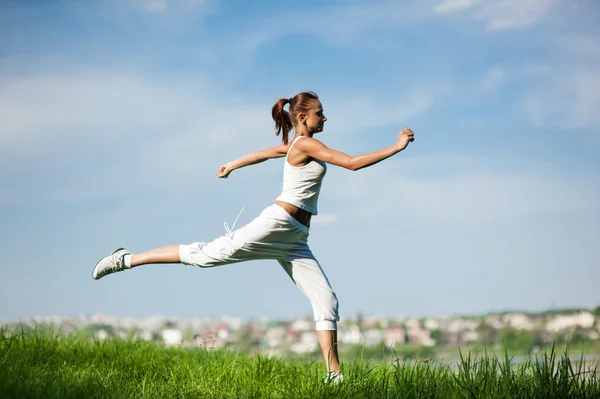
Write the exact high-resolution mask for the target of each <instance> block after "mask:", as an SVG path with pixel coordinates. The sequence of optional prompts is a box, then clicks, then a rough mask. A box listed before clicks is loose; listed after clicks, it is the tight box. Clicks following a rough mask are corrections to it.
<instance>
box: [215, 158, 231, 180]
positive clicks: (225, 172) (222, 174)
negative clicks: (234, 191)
mask: <svg viewBox="0 0 600 399" xmlns="http://www.w3.org/2000/svg"><path fill="white" fill-rule="evenodd" d="M232 171H233V169H231V166H230V164H229V162H227V163H226V164H225V165H223V166H221V167H220V168H219V171H218V172H217V177H218V178H220V179H227V176H229V174H230V173H231V172H232Z"/></svg>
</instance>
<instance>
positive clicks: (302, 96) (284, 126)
mask: <svg viewBox="0 0 600 399" xmlns="http://www.w3.org/2000/svg"><path fill="white" fill-rule="evenodd" d="M315 100H317V101H318V100H319V97H318V96H317V95H316V94H315V93H313V92H312V91H305V92H302V93H298V94H296V95H295V96H294V97H292V98H280V99H279V100H277V102H276V103H275V105H274V106H273V109H272V110H271V115H272V116H273V120H274V121H275V135H276V136H279V134H281V140H282V141H283V144H287V143H288V136H289V133H290V130H292V128H293V127H294V125H295V124H296V115H298V113H300V112H305V113H306V112H308V111H309V110H310V107H311V106H313V105H314V104H313V102H314V101H315ZM288 103H289V104H290V112H288V111H286V110H284V109H283V107H285V105H286V104H288Z"/></svg>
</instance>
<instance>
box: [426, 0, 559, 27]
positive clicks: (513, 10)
mask: <svg viewBox="0 0 600 399" xmlns="http://www.w3.org/2000/svg"><path fill="white" fill-rule="evenodd" d="M553 3H554V0H497V1H479V0H443V1H441V2H440V3H438V4H437V5H436V6H435V7H434V12H435V13H437V14H441V15H449V14H461V15H462V14H466V17H468V18H470V19H474V20H476V21H482V22H483V23H485V25H486V27H487V29H488V30H491V31H501V30H508V29H515V28H523V27H528V26H531V25H533V24H535V23H536V22H537V21H538V20H539V19H540V18H541V17H542V16H544V14H545V13H546V12H547V11H548V10H549V9H550V7H551V6H552V5H553Z"/></svg>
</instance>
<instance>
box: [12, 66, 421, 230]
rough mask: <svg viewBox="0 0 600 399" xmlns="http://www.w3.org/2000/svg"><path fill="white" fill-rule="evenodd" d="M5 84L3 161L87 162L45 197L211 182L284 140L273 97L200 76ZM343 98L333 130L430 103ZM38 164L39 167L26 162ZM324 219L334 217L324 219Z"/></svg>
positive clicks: (69, 74) (56, 77) (61, 76)
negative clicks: (233, 163) (25, 157)
mask: <svg viewBox="0 0 600 399" xmlns="http://www.w3.org/2000/svg"><path fill="white" fill-rule="evenodd" d="M0 86H2V88H3V89H2V91H0V120H2V121H3V128H2V129H1V130H0V151H1V153H2V154H3V158H4V159H3V164H4V165H5V167H7V168H13V167H15V166H16V165H19V168H27V167H26V166H24V165H25V164H23V163H22V160H21V158H20V157H18V156H17V155H16V154H21V153H28V154H30V156H32V157H37V156H38V155H40V154H46V155H47V154H52V156H53V157H55V158H57V159H64V160H65V162H69V160H70V159H76V158H77V157H75V158H74V157H73V151H76V153H77V154H81V155H80V157H83V156H85V157H88V159H89V161H88V162H86V164H85V171H84V170H70V171H69V172H68V176H63V177H62V178H60V179H59V180H60V181H52V182H47V183H44V182H40V184H42V185H43V186H47V187H46V190H45V198H46V199H47V200H55V201H60V202H65V201H67V202H68V201H78V200H86V199H91V198H107V196H108V197H110V198H112V197H113V196H114V195H115V193H114V192H111V191H106V190H104V189H103V185H102V184H101V183H100V182H111V181H112V182H113V184H116V185H119V186H122V187H123V188H122V190H123V191H122V192H120V193H119V195H133V194H136V195H142V194H144V193H146V192H152V191H154V190H155V189H156V188H155V185H154V181H155V180H157V179H158V180H160V181H162V182H163V183H161V184H162V185H163V188H164V189H168V190H175V191H179V192H187V191H189V190H191V189H192V188H190V184H189V182H190V181H199V179H209V178H210V179H213V178H214V173H216V169H217V168H218V166H219V165H220V164H222V163H224V162H226V161H227V160H229V158H231V159H232V158H236V157H238V156H241V155H243V154H244V153H247V152H250V151H256V150H259V149H262V148H265V147H269V146H274V145H277V143H278V141H279V138H277V137H275V135H274V130H273V122H272V120H271V116H270V107H271V106H272V103H271V101H268V102H258V101H257V100H256V99H255V98H250V97H249V96H247V95H244V94H241V93H235V92H228V91H225V90H223V88H216V87H213V85H212V84H210V83H208V82H207V81H206V79H205V78H203V77H202V75H198V74H194V75H193V76H190V75H173V76H170V77H162V78H156V77H153V78H151V77H145V76H143V75H141V74H132V73H130V72H120V71H102V72H100V71H98V70H95V69H81V68H79V69H70V70H66V71H65V72H63V73H56V74H44V75H8V74H7V75H4V76H1V77H0ZM337 96H339V97H340V98H342V100H339V101H338V100H337V99H336V98H331V99H327V101H326V102H325V106H326V107H328V104H331V106H330V107H329V108H326V109H327V110H328V111H327V112H328V117H329V118H330V122H328V123H330V126H329V128H328V133H330V134H332V135H336V134H346V135H347V134H352V132H356V131H357V130H360V129H361V128H364V127H365V126H377V125H386V124H391V123H401V122H403V121H404V120H405V119H406V118H408V117H410V116H414V115H416V114H419V113H422V112H424V111H425V110H427V109H428V108H429V107H430V105H431V104H432V101H433V100H432V96H431V95H430V94H429V93H426V92H422V91H417V92H414V93H413V94H411V93H410V92H407V93H405V95H404V96H402V97H401V98H398V99H395V98H394V99H392V100H389V99H385V98H380V97H378V96H377V95H372V94H369V93H361V95H360V96H359V97H356V98H357V99H356V100H347V98H351V97H352V96H348V95H347V93H340V94H338V95H336V97H337ZM276 98H277V96H273V100H272V102H273V103H274V101H275V99H276ZM352 115H360V117H357V118H352V117H351V116H352ZM74 143H76V144H74ZM74 145H76V146H77V147H78V148H77V149H76V150H75V149H74ZM128 148H130V149H128ZM125 154H127V156H126V158H125V159H122V157H123V156H124V155H125ZM224 157H229V158H228V159H225V158H224ZM73 162H80V161H73ZM7 163H8V164H7ZM34 167H41V165H38V166H36V165H35V164H29V166H28V168H34ZM198 168H210V170H208V171H207V170H205V169H201V170H198ZM213 169H214V171H213ZM15 171H16V169H15ZM130 181H135V182H136V184H128V182H130ZM14 183H15V186H14V188H15V190H16V191H15V192H16V193H17V195H15V196H12V197H11V198H12V200H13V201H18V200H19V198H23V197H27V196H28V191H27V190H29V189H30V188H31V187H30V184H29V183H25V182H24V181H23V182H21V183H18V184H17V183H16V181H15V182H14ZM99 183H100V184H99ZM321 221H322V222H325V223H333V222H334V220H333V219H332V218H331V217H327V216H325V217H323V218H322V220H321Z"/></svg>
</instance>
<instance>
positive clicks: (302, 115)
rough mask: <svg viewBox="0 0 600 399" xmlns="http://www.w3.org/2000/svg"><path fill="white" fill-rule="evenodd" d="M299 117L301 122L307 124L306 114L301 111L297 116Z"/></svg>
mask: <svg viewBox="0 0 600 399" xmlns="http://www.w3.org/2000/svg"><path fill="white" fill-rule="evenodd" d="M297 118H298V122H300V123H301V124H303V125H305V124H306V114H304V113H302V112H300V113H299V114H298V116H297Z"/></svg>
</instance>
